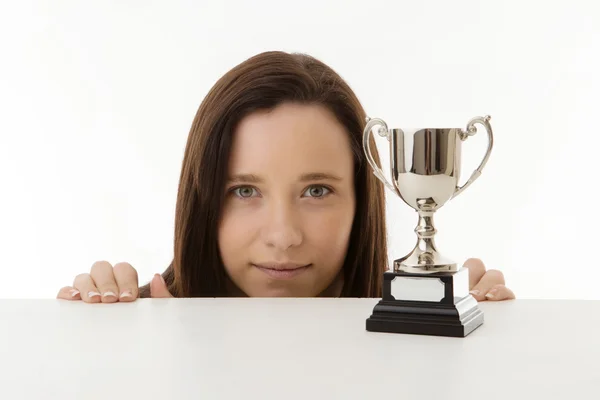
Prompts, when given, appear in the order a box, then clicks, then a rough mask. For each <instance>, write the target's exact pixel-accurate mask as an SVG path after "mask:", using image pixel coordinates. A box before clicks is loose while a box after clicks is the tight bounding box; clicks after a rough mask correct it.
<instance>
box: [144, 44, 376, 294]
mask: <svg viewBox="0 0 600 400" xmlns="http://www.w3.org/2000/svg"><path fill="white" fill-rule="evenodd" d="M283 102H295V103H299V104H320V105H323V106H325V107H326V108H328V109H329V110H330V111H331V112H333V114H335V116H336V117H337V119H338V121H339V122H340V123H341V124H342V125H344V126H345V128H346V130H347V131H348V133H349V135H350V139H351V145H352V151H353V153H354V158H355V163H354V165H355V167H354V168H355V191H356V215H355V217H354V222H353V226H352V231H351V234H350V239H349V240H350V243H349V247H348V253H347V255H346V259H345V261H344V265H343V270H344V272H343V273H344V287H343V289H342V293H341V296H342V297H381V287H382V280H383V272H384V270H386V269H387V246H386V240H387V236H386V226H385V203H384V186H383V184H382V183H381V182H380V181H379V180H378V179H377V178H376V177H375V176H374V175H373V173H372V171H371V170H370V167H369V165H368V164H367V162H366V157H365V155H364V152H363V147H362V133H363V129H364V127H365V123H366V121H365V119H366V113H365V111H364V110H363V108H362V106H361V104H360V102H359V100H358V98H357V97H356V95H355V94H354V92H353V91H352V89H350V87H349V86H348V84H347V83H346V82H345V81H344V80H343V79H342V78H341V77H340V76H339V75H338V74H337V73H336V72H335V71H333V70H332V69H331V68H330V67H328V66H327V65H325V64H324V63H323V62H321V61H319V60H317V59H315V58H313V57H311V56H308V55H305V54H298V53H292V54H290V53H285V52H279V51H271V52H265V53H261V54H258V55H256V56H253V57H251V58H249V59H247V60H246V61H244V62H242V63H241V64H239V65H237V66H235V67H234V68H233V69H231V70H230V71H229V72H227V73H226V74H225V75H224V76H223V77H222V78H221V79H219V80H218V81H217V82H216V84H215V85H214V86H213V87H212V88H211V90H210V91H209V93H208V94H207V96H206V97H205V99H204V101H203V102H202V104H201V105H200V107H199V109H198V112H197V113H196V116H195V118H194V121H193V123H192V127H191V130H190V132H189V136H188V140H187V144H186V148H185V154H184V159H183V166H182V169H181V175H180V181H179V189H178V194H177V204H176V215H175V243H174V258H173V261H172V263H171V264H170V265H169V267H168V268H167V270H166V271H165V272H164V273H163V277H164V278H165V281H166V282H167V286H168V288H169V291H170V292H171V293H172V294H173V296H175V297H221V296H227V292H226V282H227V280H228V279H229V278H228V277H227V275H226V272H225V268H224V266H223V262H222V260H221V257H220V254H219V248H218V243H217V232H218V224H219V217H220V214H221V206H222V204H223V201H224V192H225V182H226V177H227V170H228V160H229V153H230V149H231V144H232V140H233V135H234V132H235V129H236V126H237V124H238V123H239V122H240V121H241V120H242V119H243V118H244V117H245V116H246V115H248V114H250V113H252V112H254V111H258V110H269V109H272V108H274V107H276V106H277V105H279V104H281V103H283ZM371 140H372V141H373V138H371ZM371 149H372V152H373V158H374V159H375V160H376V162H378V163H379V156H378V154H377V151H376V147H375V145H374V144H373V142H372V145H371ZM149 296H150V289H149V285H145V286H143V287H142V288H140V297H149Z"/></svg>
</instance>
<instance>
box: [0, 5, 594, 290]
mask: <svg viewBox="0 0 600 400" xmlns="http://www.w3.org/2000/svg"><path fill="white" fill-rule="evenodd" d="M1 4H2V5H1V6H0V7H1V8H0V46H1V47H0V51H1V52H0V57H1V62H0V184H1V186H0V194H1V195H0V262H1V263H0V297H4V298H6V297H8V298H52V297H54V296H55V295H56V292H57V291H58V289H59V288H60V287H62V286H64V285H68V284H70V283H71V282H72V279H73V277H74V276H75V275H76V274H78V273H80V272H85V271H88V270H89V268H90V266H91V264H92V263H93V262H94V261H96V260H101V259H105V260H108V261H110V262H113V263H116V262H118V261H123V260H125V261H129V262H130V263H132V264H133V265H134V266H135V267H136V268H137V269H138V271H139V275H140V281H141V283H144V282H146V281H147V280H148V279H150V277H151V275H152V274H153V273H155V272H161V271H163V270H164V268H165V267H166V266H167V265H168V263H169V262H170V260H171V258H172V251H173V249H172V246H173V218H174V212H175V200H176V191H177V185H178V179H179V170H180V167H181V160H182V156H183V151H184V145H185V142H186V138H187V134H188V130H189V128H190V125H191V122H192V119H193V117H194V114H195V112H196V110H197V108H198V106H199V104H200V102H201V101H202V99H203V97H204V96H205V95H206V93H207V92H208V90H209V89H210V87H211V86H212V85H213V84H214V82H215V81H216V80H217V79H218V78H219V77H220V76H221V75H222V74H224V73H225V72H226V71H227V70H229V69H230V68H232V67H233V66H234V65H236V64H238V63H239V62H242V61H243V60H245V59H246V58H248V57H250V56H252V55H254V54H256V53H258V52H262V51H265V50H284V51H299V52H306V53H309V54H311V55H314V56H316V57H318V58H320V59H321V60H323V61H325V62H326V63H328V64H329V65H330V66H331V67H332V68H334V69H335V70H337V71H338V72H339V73H340V74H341V75H342V77H344V78H345V79H346V80H347V81H348V83H349V84H350V85H351V86H352V88H353V89H354V90H355V91H356V93H357V94H358V96H359V98H360V99H361V101H362V102H363V105H364V106H365V108H366V109H367V112H368V113H369V115H370V116H372V117H380V118H383V119H385V120H386V121H387V122H388V124H389V125H390V126H391V127H399V128H409V127H427V126H429V127H438V126H444V127H464V126H465V124H466V122H467V121H468V120H469V119H470V118H472V117H474V116H476V115H485V114H490V115H491V116H492V120H491V123H492V126H493V128H494V134H495V143H494V150H493V153H492V156H491V157H490V160H489V162H488V164H487V166H486V168H485V169H484V171H483V175H482V176H481V178H479V180H478V181H476V182H475V183H474V184H473V185H472V186H471V187H470V188H469V189H467V190H466V191H465V192H464V193H463V194H461V195H460V196H458V197H457V198H456V199H455V200H453V201H451V202H450V203H448V204H447V205H446V206H444V207H443V208H442V209H441V211H440V212H439V213H438V214H437V216H436V219H435V222H436V227H437V228H438V230H439V233H438V238H437V243H438V246H439V248H440V250H441V251H443V252H444V253H446V254H447V255H448V256H450V257H453V258H454V259H456V260H457V261H459V262H462V261H464V260H465V259H466V258H468V257H480V258H482V259H483V260H484V261H485V262H486V264H487V265H488V266H489V267H490V268H498V269H501V270H502V271H503V272H504V273H505V275H506V279H507V284H508V286H509V287H511V288H512V289H513V290H514V291H515V293H516V294H517V296H518V297H520V298H578V299H600V290H598V288H597V285H598V281H599V280H600V272H599V271H600V269H599V266H598V258H597V254H598V253H597V252H596V250H597V247H598V244H599V243H600V242H599V240H598V237H597V236H598V235H597V225H598V222H599V221H598V217H597V214H598V212H597V209H598V207H599V204H598V202H597V201H596V198H595V197H594V196H593V195H592V193H597V192H598V177H597V173H596V172H597V170H598V160H599V159H600V156H599V154H598V145H599V144H600V140H599V139H598V137H599V135H600V132H599V125H598V122H597V120H596V119H595V112H596V111H597V109H598V104H599V102H598V93H600V85H599V83H598V82H599V80H598V71H600V61H599V55H600V51H599V50H600V45H599V43H600V41H599V39H600V24H598V21H599V20H600V18H599V16H600V13H599V11H598V7H599V6H597V5H595V4H594V2H593V1H591V0H590V1H587V2H586V1H573V0H571V1H568V2H567V1H563V2H556V3H550V2H547V1H544V2H542V1H502V2H500V1H487V2H484V1H452V2H449V1H442V0H438V1H427V2H419V1H377V0H370V1H368V2H362V1H361V2H348V1H325V0H318V1H313V0H310V1H308V0H303V1H302V2H282V1H235V2H234V1H222V0H219V1H211V2H208V1H203V2H192V1H163V2H159V1H127V2H123V1H102V2H93V3H92V2H82V1H19V2H16V1H5V2H2V3H1ZM486 140H487V139H486V135H485V134H484V131H483V130H482V129H480V134H477V135H476V136H475V137H473V138H471V139H469V140H468V141H467V142H466V143H464V147H463V154H464V167H463V171H464V173H463V177H462V180H463V181H464V180H466V178H467V177H468V176H469V175H470V171H471V170H472V169H474V168H475V167H476V166H477V164H478V163H479V160H480V158H481V157H482V156H483V153H484V150H485V147H486ZM378 144H379V146H380V150H381V151H382V152H384V154H383V155H384V167H386V171H387V165H388V164H387V163H388V162H389V161H388V160H389V158H388V157H387V148H386V147H385V145H386V142H385V141H384V139H379V142H378ZM388 176H389V174H388ZM387 196H388V200H387V201H388V216H389V228H390V229H389V232H390V237H389V245H390V254H389V257H390V261H391V260H393V259H394V258H398V257H400V256H402V255H404V254H405V253H406V252H408V251H409V250H410V249H411V248H412V246H413V245H414V243H415V235H414V232H413V228H414V226H415V224H416V222H417V219H416V215H415V213H414V211H412V210H410V209H409V208H408V207H407V206H406V205H404V204H403V203H402V202H401V201H400V199H399V198H398V197H396V196H395V195H393V194H391V192H389V191H388V192H387Z"/></svg>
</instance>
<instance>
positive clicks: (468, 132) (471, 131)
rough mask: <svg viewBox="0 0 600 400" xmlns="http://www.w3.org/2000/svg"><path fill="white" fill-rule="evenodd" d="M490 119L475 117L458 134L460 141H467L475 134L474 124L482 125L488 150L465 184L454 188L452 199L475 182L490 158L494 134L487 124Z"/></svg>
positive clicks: (487, 116)
mask: <svg viewBox="0 0 600 400" xmlns="http://www.w3.org/2000/svg"><path fill="white" fill-rule="evenodd" d="M491 118H492V117H490V116H489V115H486V116H485V117H483V118H482V117H475V118H473V119H471V120H470V121H469V123H468V124H467V129H466V130H464V131H461V132H460V133H459V137H460V139H461V140H463V141H464V140H467V138H468V137H469V136H473V135H474V134H476V133H477V128H476V127H475V124H477V123H480V124H481V125H483V127H484V128H485V130H486V131H487V133H488V139H489V140H488V148H487V151H486V152H485V156H484V157H483V160H481V163H480V164H479V166H478V167H477V169H476V170H475V171H473V173H472V174H471V177H470V178H469V180H468V181H467V182H465V184H464V185H462V186H457V187H456V190H455V191H454V196H452V197H456V196H458V195H459V194H460V193H462V192H463V190H465V189H466V188H467V187H469V186H470V185H471V184H472V183H473V182H475V180H476V179H477V178H479V176H480V175H481V171H482V170H483V167H485V164H486V163H487V161H488V159H489V158H490V154H491V152H492V147H493V146H494V134H493V133H492V126H491V125H490V122H489V121H490V119H491Z"/></svg>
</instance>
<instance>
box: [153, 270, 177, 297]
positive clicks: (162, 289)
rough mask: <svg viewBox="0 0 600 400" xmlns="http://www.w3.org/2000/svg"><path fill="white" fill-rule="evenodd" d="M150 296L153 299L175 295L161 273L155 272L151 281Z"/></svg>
mask: <svg viewBox="0 0 600 400" xmlns="http://www.w3.org/2000/svg"><path fill="white" fill-rule="evenodd" d="M150 297H152V298H153V299H158V298H169V297H173V296H172V295H171V293H170V292H169V289H167V284H166V282H165V279H164V278H163V277H162V275H160V274H155V275H154V277H153V278H152V281H150Z"/></svg>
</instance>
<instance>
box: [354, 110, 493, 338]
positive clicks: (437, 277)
mask: <svg viewBox="0 0 600 400" xmlns="http://www.w3.org/2000/svg"><path fill="white" fill-rule="evenodd" d="M489 120H490V117H489V116H485V117H475V118H473V119H471V120H470V121H469V122H468V123H467V126H466V129H461V128H423V129H415V130H410V131H408V130H406V131H403V130H401V129H388V126H387V124H386V123H385V121H383V120H382V119H379V118H367V125H366V126H365V129H364V132H363V148H364V151H365V153H366V156H367V160H368V162H369V164H370V166H371V168H372V169H373V173H374V175H375V176H376V177H377V178H378V179H379V180H380V181H381V182H383V183H384V184H385V186H386V187H387V188H388V189H389V190H391V191H392V192H394V193H395V194H396V195H398V196H399V197H400V198H401V199H402V200H403V201H404V202H405V203H406V204H408V205H409V206H411V207H412V208H413V209H415V210H416V211H417V213H418V216H419V219H418V223H417V226H416V228H415V230H414V231H415V233H416V234H417V243H416V245H415V247H414V248H413V250H412V251H411V252H410V253H409V254H407V255H406V256H404V257H402V258H399V259H396V260H394V266H393V270H392V271H386V272H385V273H384V276H383V295H382V299H381V300H380V301H379V302H378V303H377V304H376V305H375V307H374V309H373V312H372V314H371V316H370V317H369V318H368V319H367V321H366V325H367V326H366V328H367V330H368V331H372V332H388V333H408V334H421V335H433V336H451V337H466V336H467V335H468V334H470V333H471V332H472V331H474V330H475V329H476V328H478V327H479V326H480V325H481V324H483V319H484V318H483V312H482V311H481V309H479V307H478V303H477V300H475V298H474V297H473V296H471V294H470V293H469V271H468V270H467V269H466V268H464V267H458V266H457V264H456V263H455V262H454V261H452V260H450V259H448V258H446V257H445V256H444V255H443V254H442V253H440V252H439V251H438V249H437V246H436V244H435V234H436V232H437V230H436V228H435V226H434V224H433V215H434V214H435V212H436V211H437V210H438V209H439V208H440V207H442V206H443V205H444V204H445V203H446V202H447V201H448V200H450V199H452V198H454V197H456V196H457V195H458V194H460V193H462V192H463V191H464V190H465V189H466V188H467V187H468V186H469V185H471V184H472V183H473V182H474V181H475V180H476V179H477V178H478V177H479V176H480V175H481V171H482V169H483V167H484V166H485V164H486V163H487V161H488V158H489V156H490V153H491V151H492V146H493V134H492V128H491V126H490V123H489ZM476 124H481V125H483V127H484V128H485V130H486V131H487V133H488V139H489V140H488V148H487V151H486V153H485V156H484V158H483V160H482V161H481V163H480V164H479V166H478V167H477V169H476V170H475V172H473V174H472V175H471V176H470V178H469V179H468V180H467V181H466V182H465V183H464V184H463V185H462V186H458V184H459V178H460V169H461V144H462V142H463V141H465V140H466V139H467V138H468V137H469V136H472V135H475V134H476V133H477V128H476ZM376 126H379V129H378V130H377V133H378V134H379V136H381V137H385V138H387V140H388V142H389V146H390V164H391V177H392V183H390V182H389V181H388V180H387V179H386V178H385V177H384V175H383V172H382V170H381V168H379V166H378V165H377V164H376V163H375V160H374V159H373V156H372V154H371V149H370V137H371V131H372V129H373V128H374V127H376Z"/></svg>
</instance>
